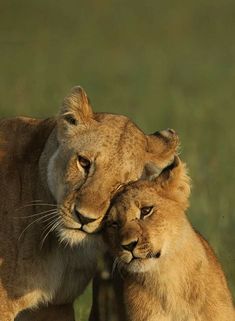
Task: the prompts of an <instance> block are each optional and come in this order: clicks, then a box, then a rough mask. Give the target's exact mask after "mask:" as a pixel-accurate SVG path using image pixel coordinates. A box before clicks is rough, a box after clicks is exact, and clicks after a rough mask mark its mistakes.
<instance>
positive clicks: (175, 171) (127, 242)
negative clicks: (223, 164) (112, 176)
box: [104, 156, 190, 272]
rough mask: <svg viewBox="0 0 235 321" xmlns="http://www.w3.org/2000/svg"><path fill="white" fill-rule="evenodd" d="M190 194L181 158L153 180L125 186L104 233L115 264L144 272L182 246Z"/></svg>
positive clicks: (115, 200) (111, 212)
mask: <svg viewBox="0 0 235 321" xmlns="http://www.w3.org/2000/svg"><path fill="white" fill-rule="evenodd" d="M189 194H190V184H189V177H188V176H187V174H186V169H185V165H184V164H183V163H182V162H181V161H180V159H179V158H178V156H175V159H174V162H173V163H172V164H171V165H169V166H168V167H167V168H165V169H164V170H163V172H162V173H161V174H160V176H159V177H158V178H157V179H155V180H154V181H138V182H135V183H132V184H130V185H129V186H126V187H125V188H124V190H123V192H122V193H120V195H118V196H117V197H116V198H115V199H114V201H113V205H112V207H111V209H110V211H109V213H108V216H107V223H106V229H105V234H104V237H105V240H106V241H107V244H108V245H109V247H110V251H111V253H112V255H113V256H114V257H116V261H115V262H116V263H117V264H118V265H119V266H122V267H124V268H125V269H126V270H128V271H129V272H145V271H148V270H151V269H152V268H153V267H156V264H157V260H159V261H158V262H160V260H164V257H166V256H167V255H168V254H169V252H170V251H171V250H172V249H173V247H174V246H180V244H179V243H180V233H181V229H182V228H183V226H184V223H185V221H186V217H185V214H184V211H185V210H186V208H187V207H188V197H189Z"/></svg>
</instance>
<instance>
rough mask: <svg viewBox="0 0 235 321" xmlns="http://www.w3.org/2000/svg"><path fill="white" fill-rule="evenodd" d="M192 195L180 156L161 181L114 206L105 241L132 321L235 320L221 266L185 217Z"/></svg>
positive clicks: (140, 185)
mask: <svg viewBox="0 0 235 321" xmlns="http://www.w3.org/2000/svg"><path fill="white" fill-rule="evenodd" d="M189 193H190V186H189V178H188V176H187V174H186V169H185V165H184V164H183V163H182V162H181V161H180V159H179V158H178V157H177V156H176V157H175V161H174V163H173V164H172V165H171V166H169V167H168V168H166V169H165V170H164V171H163V172H162V173H161V174H160V176H159V177H158V178H157V179H156V180H155V181H152V182H145V181H139V182H136V183H133V184H130V185H129V186H128V187H126V188H124V191H123V192H122V193H121V194H120V195H119V196H117V198H116V199H115V201H114V203H113V206H112V208H111V210H110V212H109V214H108V218H107V227H106V229H105V239H106V242H107V244H109V249H110V251H111V254H112V255H113V256H114V257H115V258H116V259H115V261H114V268H115V267H117V269H118V270H120V272H121V274H122V279H123V281H122V282H123V297H124V303H125V304H124V305H125V310H126V313H127V320H128V321H146V320H147V321H233V320H235V315H234V307H233V303H232V299H231V294H230V292H229V289H228V287H227V283H226V279H225V276H224V274H223V271H222V269H221V267H220V264H219V263H218V261H217V259H216V257H215V254H214V253H213V250H212V249H211V247H210V246H209V244H208V243H207V241H205V239H204V238H203V237H202V236H201V235H200V234H199V233H197V232H196V231H195V230H194V229H193V227H192V226H191V224H190V223H189V221H188V219H187V217H186V215H185V210H186V209H187V207H188V197H189ZM123 319H125V318H123Z"/></svg>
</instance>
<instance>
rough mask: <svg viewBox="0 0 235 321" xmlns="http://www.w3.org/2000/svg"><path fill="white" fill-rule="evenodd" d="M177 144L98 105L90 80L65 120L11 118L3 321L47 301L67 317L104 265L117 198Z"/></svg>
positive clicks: (2, 211)
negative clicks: (88, 90) (107, 225)
mask: <svg viewBox="0 0 235 321" xmlns="http://www.w3.org/2000/svg"><path fill="white" fill-rule="evenodd" d="M176 145H177V136H176V135H175V134H174V133H172V132H171V131H164V132H162V133H160V134H159V133H157V134H155V135H145V134H144V133H143V132H142V131H141V130H139V129H138V128H137V127H136V126H135V125H134V124H133V123H132V122H131V121H130V120H129V119H128V118H127V117H124V116H119V115H112V114H105V113H97V114H96V113H93V111H92V109H91V106H90V104H89V102H88V98H87V96H86V94H85V92H84V91H83V90H82V89H81V88H80V87H75V88H74V89H73V90H72V91H71V93H70V94H69V95H68V96H67V97H66V98H65V100H64V102H63V105H62V107H61V110H60V112H59V115H58V117H56V118H53V119H47V120H37V119H31V118H22V117H19V118H15V119H3V120H1V121H0V182H1V185H0V195H1V202H0V219H1V227H0V303H1V304H0V320H1V321H12V320H13V319H14V318H15V317H16V315H17V313H18V312H20V311H22V310H24V309H26V308H34V307H37V306H38V305H39V304H42V305H43V304H47V303H51V304H53V305H55V306H54V307H52V308H51V311H52V312H51V313H53V314H51V315H53V319H56V320H62V313H61V309H60V308H58V315H57V317H55V316H54V315H55V311H56V305H62V304H72V302H73V300H74V298H75V297H76V296H77V295H79V294H81V293H82V292H83V290H84V289H85V287H86V286H87V284H88V282H89V281H90V279H91V278H92V276H93V275H94V272H95V270H96V257H97V255H98V254H99V251H101V250H102V248H103V243H102V240H101V237H100V235H99V230H100V228H101V226H102V220H103V217H104V214H105V212H106V211H107V209H108V207H109V205H110V199H111V198H112V197H113V195H114V194H115V193H116V192H117V190H118V189H119V188H120V186H122V185H123V184H126V183H129V182H130V181H135V180H137V179H139V178H140V177H141V176H143V177H149V178H151V177H154V176H156V175H158V174H159V173H160V172H161V170H162V169H163V168H164V167H165V166H167V164H169V162H171V161H172V157H173V155H174V153H175V148H176ZM71 306H72V305H71ZM66 308H67V306H66ZM48 311H49V310H48ZM71 311H72V308H71ZM43 313H44V312H43ZM22 318H23V317H22ZM45 318H46V317H45ZM31 319H32V320H34V321H35V320H37V319H38V320H40V316H38V317H37V316H32V318H31ZM47 319H50V317H47ZM22 320H23V319H22ZM63 320H64V319H63Z"/></svg>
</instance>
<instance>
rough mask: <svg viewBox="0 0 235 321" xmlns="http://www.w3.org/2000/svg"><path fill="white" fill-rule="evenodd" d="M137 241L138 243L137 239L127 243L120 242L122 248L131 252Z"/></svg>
mask: <svg viewBox="0 0 235 321" xmlns="http://www.w3.org/2000/svg"><path fill="white" fill-rule="evenodd" d="M137 243H138V241H132V242H130V243H128V244H122V245H121V246H122V248H123V249H124V250H127V251H130V252H132V251H133V250H134V248H135V247H136V245H137Z"/></svg>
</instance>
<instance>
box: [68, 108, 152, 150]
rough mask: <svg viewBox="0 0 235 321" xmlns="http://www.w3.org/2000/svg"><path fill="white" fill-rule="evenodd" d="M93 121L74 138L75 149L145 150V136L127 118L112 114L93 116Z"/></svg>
mask: <svg viewBox="0 0 235 321" xmlns="http://www.w3.org/2000/svg"><path fill="white" fill-rule="evenodd" d="M94 118H95V120H96V122H94V123H93V124H91V125H90V126H89V127H87V128H84V130H82V131H81V132H80V133H79V139H78V138H76V137H74V139H73V140H74V142H73V145H74V147H75V148H79V149H82V150H83V151H86V150H91V149H92V150H100V151H102V150H108V151H110V152H112V151H117V152H120V153H121V151H122V150H123V149H124V150H125V153H128V152H130V151H132V150H133V151H134V150H135V151H137V150H138V149H139V150H142V151H144V150H146V148H147V141H146V136H145V134H144V133H143V132H142V131H141V130H140V129H139V128H138V127H137V126H136V125H135V124H134V123H133V122H132V121H131V120H130V119H128V118H127V117H125V116H121V115H112V114H104V113H101V114H95V117H94Z"/></svg>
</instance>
